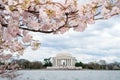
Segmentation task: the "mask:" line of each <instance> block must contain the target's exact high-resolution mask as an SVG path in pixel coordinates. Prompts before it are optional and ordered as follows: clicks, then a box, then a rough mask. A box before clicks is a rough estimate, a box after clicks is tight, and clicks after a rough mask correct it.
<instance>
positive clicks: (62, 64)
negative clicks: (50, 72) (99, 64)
mask: <svg viewBox="0 0 120 80" xmlns="http://www.w3.org/2000/svg"><path fill="white" fill-rule="evenodd" d="M76 61H77V60H76V58H75V57H73V56H72V55H71V54H69V53H59V54H57V55H56V56H55V57H52V64H53V66H52V67H47V69H82V68H81V67H75V63H76Z"/></svg>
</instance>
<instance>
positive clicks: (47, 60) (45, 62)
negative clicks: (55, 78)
mask: <svg viewBox="0 0 120 80" xmlns="http://www.w3.org/2000/svg"><path fill="white" fill-rule="evenodd" d="M50 59H51V58H45V59H44V65H43V66H44V67H45V68H46V67H48V66H52V62H51V61H50Z"/></svg>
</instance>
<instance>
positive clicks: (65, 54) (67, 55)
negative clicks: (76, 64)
mask: <svg viewBox="0 0 120 80" xmlns="http://www.w3.org/2000/svg"><path fill="white" fill-rule="evenodd" d="M56 57H72V55H71V54H70V53H59V54H57V55H56Z"/></svg>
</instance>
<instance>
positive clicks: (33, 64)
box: [30, 61, 43, 69]
mask: <svg viewBox="0 0 120 80" xmlns="http://www.w3.org/2000/svg"><path fill="white" fill-rule="evenodd" d="M41 68H43V64H42V62H39V61H34V62H31V65H30V69H41Z"/></svg>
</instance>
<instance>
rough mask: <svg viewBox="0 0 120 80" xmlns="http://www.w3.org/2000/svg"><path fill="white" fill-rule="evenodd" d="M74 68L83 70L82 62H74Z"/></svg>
mask: <svg viewBox="0 0 120 80" xmlns="http://www.w3.org/2000/svg"><path fill="white" fill-rule="evenodd" d="M75 67H82V68H85V64H84V63H82V62H76V63H75Z"/></svg>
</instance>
